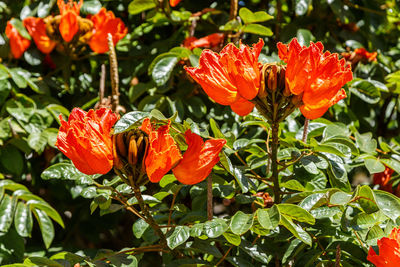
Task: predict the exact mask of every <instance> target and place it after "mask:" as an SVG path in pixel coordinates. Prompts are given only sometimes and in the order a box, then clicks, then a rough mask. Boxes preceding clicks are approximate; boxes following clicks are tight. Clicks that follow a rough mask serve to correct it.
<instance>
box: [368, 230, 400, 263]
mask: <svg viewBox="0 0 400 267" xmlns="http://www.w3.org/2000/svg"><path fill="white" fill-rule="evenodd" d="M378 247H379V255H378V254H376V252H375V250H374V249H373V248H372V247H370V248H369V251H368V256H367V260H369V261H370V262H372V263H373V264H375V266H377V267H396V266H399V265H398V264H399V262H400V228H393V230H392V232H391V233H390V235H389V237H383V238H381V239H379V240H378Z"/></svg>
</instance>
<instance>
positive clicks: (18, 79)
mask: <svg viewBox="0 0 400 267" xmlns="http://www.w3.org/2000/svg"><path fill="white" fill-rule="evenodd" d="M8 72H9V73H10V76H11V78H12V80H13V81H14V82H15V84H16V85H17V86H18V87H19V88H26V87H27V86H28V81H27V77H25V76H26V75H27V73H26V71H25V70H22V69H20V68H12V69H8ZM24 74H25V76H24Z"/></svg>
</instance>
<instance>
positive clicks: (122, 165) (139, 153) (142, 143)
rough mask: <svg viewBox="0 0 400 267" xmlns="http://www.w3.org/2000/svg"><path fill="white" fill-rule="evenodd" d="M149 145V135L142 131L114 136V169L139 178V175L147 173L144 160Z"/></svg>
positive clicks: (137, 130)
mask: <svg viewBox="0 0 400 267" xmlns="http://www.w3.org/2000/svg"><path fill="white" fill-rule="evenodd" d="M148 144H149V138H148V136H147V134H146V133H145V132H143V131H142V130H140V129H135V130H131V131H129V132H125V133H120V134H116V135H113V156H114V168H116V169H117V170H120V171H121V172H123V173H125V174H128V175H132V176H133V177H139V175H138V174H139V173H141V172H144V171H145V167H144V158H145V156H146V152H147V148H148Z"/></svg>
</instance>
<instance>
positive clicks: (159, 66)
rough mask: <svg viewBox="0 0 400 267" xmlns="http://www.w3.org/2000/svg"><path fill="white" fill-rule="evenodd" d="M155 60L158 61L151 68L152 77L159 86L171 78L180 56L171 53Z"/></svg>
mask: <svg viewBox="0 0 400 267" xmlns="http://www.w3.org/2000/svg"><path fill="white" fill-rule="evenodd" d="M155 60H157V61H156V63H155V64H154V67H153V69H152V70H151V77H152V78H153V80H154V82H155V83H156V84H157V85H158V86H161V85H164V84H165V83H166V82H167V81H168V80H169V77H170V76H171V73H172V71H173V70H174V68H175V65H176V63H178V60H179V57H177V56H176V55H170V56H165V57H161V58H158V57H157V58H156V59H155Z"/></svg>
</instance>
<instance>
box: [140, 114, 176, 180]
mask: <svg viewBox="0 0 400 267" xmlns="http://www.w3.org/2000/svg"><path fill="white" fill-rule="evenodd" d="M170 124H171V122H168V124H167V125H163V126H160V127H158V129H157V130H155V129H154V128H153V126H152V125H151V122H150V119H149V118H146V119H144V120H143V123H142V126H141V128H140V129H141V130H142V131H144V132H145V133H147V134H148V136H149V146H148V149H147V155H146V159H145V162H144V164H145V166H146V173H147V176H148V177H149V180H150V181H151V182H153V183H157V182H159V181H160V180H161V178H162V177H163V176H164V175H165V174H166V173H167V172H169V171H170V170H171V168H172V167H174V166H175V165H176V164H177V163H178V162H179V160H181V159H182V155H181V151H180V150H179V148H178V146H177V145H176V143H175V140H174V139H173V138H172V136H171V135H170V134H169V127H170Z"/></svg>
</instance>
